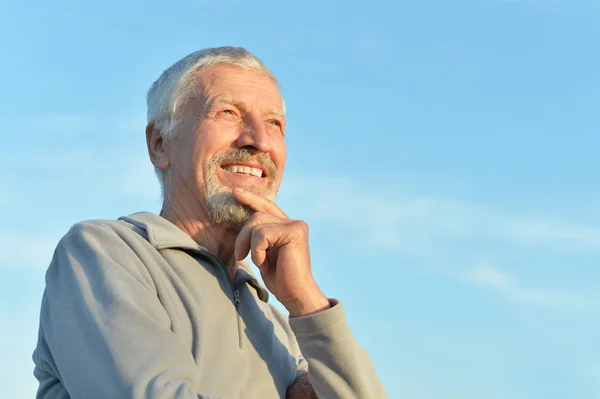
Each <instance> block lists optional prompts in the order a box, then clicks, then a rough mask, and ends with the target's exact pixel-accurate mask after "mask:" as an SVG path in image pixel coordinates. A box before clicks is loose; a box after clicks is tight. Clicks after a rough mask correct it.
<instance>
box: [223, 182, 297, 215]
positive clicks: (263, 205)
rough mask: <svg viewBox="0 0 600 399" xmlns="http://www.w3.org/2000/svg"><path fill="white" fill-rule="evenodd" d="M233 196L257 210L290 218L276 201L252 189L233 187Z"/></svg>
mask: <svg viewBox="0 0 600 399" xmlns="http://www.w3.org/2000/svg"><path fill="white" fill-rule="evenodd" d="M232 193H233V196H234V197H235V199H236V200H238V202H240V203H242V204H244V205H248V206H249V207H250V208H252V209H253V210H255V211H256V212H264V213H268V214H271V215H274V216H279V217H282V218H288V216H287V215H286V214H285V212H283V211H282V210H281V209H280V208H279V207H278V206H277V205H275V203H274V202H273V201H271V200H269V199H267V198H265V197H262V196H260V195H258V194H255V193H253V192H251V191H247V190H242V189H240V188H234V189H233V192H232Z"/></svg>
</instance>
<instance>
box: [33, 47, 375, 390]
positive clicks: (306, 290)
mask: <svg viewBox="0 0 600 399" xmlns="http://www.w3.org/2000/svg"><path fill="white" fill-rule="evenodd" d="M285 128H286V121H285V109H284V103H283V100H282V98H281V95H280V93H279V90H278V86H277V82H276V80H275V77H274V76H273V75H272V73H271V72H270V71H269V70H268V69H267V68H266V67H265V66H264V65H263V64H262V62H261V61H260V60H258V59H257V58H256V57H255V56H253V55H252V54H250V53H249V52H248V51H246V50H244V49H241V48H232V47H222V48H215V49H206V50H202V51H198V52H196V53H193V54H190V55H189V56H187V57H185V58H183V59H182V60H180V61H178V62H177V63H175V64H174V65H173V66H171V67H170V68H169V69H167V70H166V71H165V72H164V73H163V74H162V75H161V76H160V78H159V79H158V80H157V81H156V82H155V83H154V84H153V85H152V87H151V89H150V91H149V93H148V125H147V127H146V142H147V145H148V152H149V155H150V159H151V161H152V163H153V164H154V167H155V169H156V172H157V175H158V177H159V180H160V182H161V187H162V190H163V198H164V202H163V206H162V210H161V212H160V216H159V215H155V214H152V213H148V212H142V213H136V214H133V215H130V216H127V217H122V218H120V219H119V220H116V221H109V220H95V221H88V222H82V223H78V224H75V225H74V226H73V227H72V228H71V230H70V231H69V232H68V233H67V234H66V235H65V237H63V239H62V240H61V241H60V243H59V244H58V247H57V249H56V251H55V253H54V257H53V259H52V262H51V264H50V267H49V269H48V271H47V274H46V289H45V292H44V295H43V299H42V308H41V317H40V330H39V339H38V343H37V347H36V350H35V352H34V355H33V359H34V362H35V369H34V375H35V376H36V378H37V379H38V380H39V384H40V385H39V389H38V398H44V399H47V398H69V397H71V398H99V399H100V398H101V399H108V398H115V399H116V398H209V397H210V398H221V399H227V398H282V397H286V395H287V397H290V398H292V397H293V398H296V397H297V398H300V397H316V396H318V397H319V398H367V399H371V398H373V399H374V398H382V397H385V393H384V390H383V388H382V386H381V384H380V383H379V381H378V379H377V376H376V374H375V371H374V369H373V366H372V364H371V361H370V360H369V358H368V356H367V354H366V353H365V352H364V351H363V350H362V349H361V348H360V346H359V345H358V344H357V343H356V341H355V339H354V337H353V335H352V332H351V331H350V330H349V328H348V325H347V323H346V318H345V316H344V310H343V308H342V305H341V303H340V302H338V301H337V300H335V299H328V298H327V297H325V295H324V294H323V292H322V291H321V290H320V288H319V286H318V285H317V283H316V282H315V280H314V279H313V275H312V273H311V266H310V253H309V247H308V228H307V226H306V223H304V222H302V221H298V220H292V219H290V218H289V217H288V216H287V215H286V214H285V213H284V212H283V211H282V210H281V209H279V207H278V206H277V205H275V203H274V202H273V201H274V199H275V195H276V193H277V190H278V188H279V185H280V183H281V176H282V174H283V168H284V164H285V158H286V144H285ZM248 255H250V256H251V259H252V261H253V262H254V263H255V264H256V265H257V266H258V268H259V269H260V272H261V275H262V277H263V281H264V283H265V285H266V289H265V288H264V287H263V286H262V285H261V284H260V283H259V282H258V281H257V279H256V278H255V277H254V276H253V274H252V271H251V270H250V269H249V268H248V266H247V264H245V263H244V259H245V258H246V257H247V256H248ZM267 289H268V291H267ZM268 292H270V293H271V294H272V295H274V296H275V297H276V298H277V299H278V300H279V301H280V302H281V303H282V304H283V305H284V306H285V308H286V309H287V310H288V312H289V318H288V317H284V316H283V315H281V313H279V312H278V311H277V310H276V309H275V308H273V307H272V306H271V305H270V304H269V303H268V302H267V301H268V297H269V293H268Z"/></svg>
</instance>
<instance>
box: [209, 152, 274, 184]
mask: <svg viewBox="0 0 600 399" xmlns="http://www.w3.org/2000/svg"><path fill="white" fill-rule="evenodd" d="M251 161H252V162H257V163H259V164H260V165H262V166H263V167H264V168H265V169H266V170H267V176H269V177H270V178H271V179H277V178H278V176H279V172H278V171H277V167H276V166H275V164H274V163H273V161H272V160H271V157H270V156H269V155H267V154H264V153H261V154H253V153H252V152H250V151H249V150H246V149H243V148H242V149H241V150H237V151H232V152H226V153H223V154H219V155H216V156H214V157H213V158H212V159H211V160H210V163H211V166H213V167H216V166H218V165H219V164H222V163H225V162H227V163H235V162H251Z"/></svg>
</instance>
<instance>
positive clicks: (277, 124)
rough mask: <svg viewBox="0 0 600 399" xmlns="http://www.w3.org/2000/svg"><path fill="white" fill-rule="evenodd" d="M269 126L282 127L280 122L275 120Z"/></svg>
mask: <svg viewBox="0 0 600 399" xmlns="http://www.w3.org/2000/svg"><path fill="white" fill-rule="evenodd" d="M269 124H271V125H273V126H277V127H281V122H279V121H278V120H276V119H274V120H272V121H269Z"/></svg>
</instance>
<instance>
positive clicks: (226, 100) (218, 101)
mask: <svg viewBox="0 0 600 399" xmlns="http://www.w3.org/2000/svg"><path fill="white" fill-rule="evenodd" d="M215 104H229V105H233V106H235V107H237V108H241V109H245V108H247V107H246V104H245V103H244V102H243V101H239V100H234V99H232V98H227V97H217V98H215V99H213V100H211V101H209V103H208V104H207V105H208V108H209V109H210V108H212V106H213V105H215ZM264 115H275V116H279V117H281V118H284V119H285V114H284V113H283V112H282V111H280V110H277V109H275V108H270V109H268V110H267V112H265V113H264Z"/></svg>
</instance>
